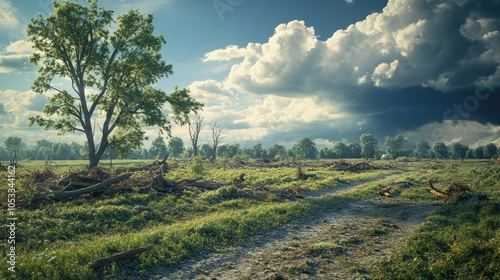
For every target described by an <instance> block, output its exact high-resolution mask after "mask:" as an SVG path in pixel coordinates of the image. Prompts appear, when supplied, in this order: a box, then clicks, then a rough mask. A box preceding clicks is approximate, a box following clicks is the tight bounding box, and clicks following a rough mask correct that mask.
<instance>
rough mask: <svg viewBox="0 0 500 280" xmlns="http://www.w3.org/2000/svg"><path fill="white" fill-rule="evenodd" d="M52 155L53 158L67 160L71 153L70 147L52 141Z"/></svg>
mask: <svg viewBox="0 0 500 280" xmlns="http://www.w3.org/2000/svg"><path fill="white" fill-rule="evenodd" d="M52 155H53V158H54V159H58V160H68V159H69V157H70V155H71V147H70V146H69V144H66V143H54V145H53V146H52Z"/></svg>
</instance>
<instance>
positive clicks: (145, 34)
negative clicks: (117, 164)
mask: <svg viewBox="0 0 500 280" xmlns="http://www.w3.org/2000/svg"><path fill="white" fill-rule="evenodd" d="M52 5H53V13H51V14H49V15H48V16H47V17H45V18H44V17H43V16H38V17H37V18H33V19H32V20H31V22H30V23H29V24H28V28H27V35H28V38H29V40H30V41H31V42H32V43H33V48H34V50H35V51H34V52H33V54H32V55H31V57H30V62H31V63H34V64H39V68H38V76H37V78H36V79H35V81H34V82H33V85H32V89H33V91H35V92H37V93H40V94H44V93H47V92H48V91H51V92H55V93H54V94H53V95H51V96H50V97H49V102H48V104H47V105H45V108H44V111H43V115H37V116H34V117H31V118H30V119H29V122H30V125H33V124H37V125H38V126H40V127H43V128H44V129H55V130H59V131H60V134H64V133H68V132H69V133H74V132H76V131H78V132H81V133H83V134H84V135H85V137H86V140H87V141H86V143H87V151H88V152H87V153H88V159H89V165H88V168H92V167H95V166H97V165H98V163H99V161H100V159H101V157H102V155H104V153H105V151H106V149H107V148H108V147H109V146H110V145H113V146H114V147H116V149H118V150H120V152H121V153H126V152H129V151H130V150H131V149H132V148H136V147H139V146H140V145H141V144H142V142H143V141H144V140H146V139H147V137H146V136H145V132H144V131H143V127H145V126H147V127H151V126H158V127H159V128H160V130H161V131H164V132H167V133H170V129H171V128H170V122H169V118H168V116H167V115H165V114H164V113H163V111H162V108H163V106H164V105H165V103H169V104H170V107H171V109H172V111H173V118H172V119H173V120H174V122H175V123H177V124H180V125H183V124H186V123H187V122H188V120H189V117H188V115H189V113H190V112H196V111H198V110H200V109H201V107H202V106H203V105H202V104H201V103H198V102H196V101H195V100H194V99H192V98H191V97H190V96H189V90H188V89H181V90H179V89H178V88H177V87H176V88H175V89H174V91H173V92H172V93H171V94H170V95H168V94H166V93H165V92H164V91H162V90H160V89H157V88H155V87H153V85H154V84H155V83H157V82H158V81H159V80H160V79H162V78H165V77H168V76H169V75H171V74H172V73H173V71H172V65H169V64H167V63H165V61H164V60H163V59H162V56H161V52H160V51H161V48H162V46H163V44H165V42H166V41H165V39H164V37H163V36H162V35H154V34H153V33H154V26H153V15H152V14H148V15H142V14H141V13H140V12H139V10H130V11H128V12H127V13H125V14H123V15H120V16H118V18H117V20H116V21H115V20H113V11H111V10H105V9H104V8H103V7H102V6H101V7H99V5H98V2H97V0H89V5H80V4H78V3H76V2H73V1H53V2H52ZM54 79H57V80H56V81H55V82H53V81H54ZM59 79H60V80H64V79H67V80H70V83H71V87H70V88H71V89H72V91H71V93H70V91H68V90H66V89H64V88H63V87H60V86H59V85H58V84H59ZM98 112H103V114H102V118H97V117H96V115H97V114H98ZM101 119H102V121H101ZM96 128H99V130H98V132H96Z"/></svg>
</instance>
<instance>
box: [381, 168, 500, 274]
mask: <svg viewBox="0 0 500 280" xmlns="http://www.w3.org/2000/svg"><path fill="white" fill-rule="evenodd" d="M455 168H456V167H455ZM473 168H474V169H470V166H469V170H467V168H466V166H461V167H458V168H456V169H458V170H456V169H453V171H454V172H450V170H446V169H445V170H446V171H444V172H443V171H442V170H439V171H433V172H432V175H433V177H435V178H436V181H438V182H447V181H451V179H453V180H456V181H462V180H463V181H465V182H470V183H472V185H473V186H474V188H475V190H476V191H477V192H483V193H487V194H488V195H490V196H491V200H484V199H481V196H480V195H473V196H472V197H471V198H470V199H468V200H466V201H458V200H454V201H451V202H449V203H447V204H445V205H444V206H443V207H442V208H441V209H440V210H438V212H437V213H436V214H434V215H432V216H430V217H428V218H427V220H426V222H425V223H424V224H423V225H422V226H421V227H420V228H419V229H418V230H417V231H416V232H415V233H414V234H413V235H412V236H411V237H410V238H409V240H408V241H407V243H406V244H405V246H403V247H402V248H401V249H399V250H398V251H396V252H395V253H394V255H393V256H392V257H391V258H390V259H389V260H387V261H384V262H382V263H380V264H379V265H378V266H377V267H376V269H375V273H374V278H375V279H500V276H499V274H498V272H499V271H500V216H499V215H498V213H500V202H499V192H498V190H499V188H500V180H499V179H500V178H499V176H500V167H499V166H486V167H485V166H481V167H478V166H474V167H473ZM470 170H475V171H474V175H475V176H470V175H471V173H470Z"/></svg>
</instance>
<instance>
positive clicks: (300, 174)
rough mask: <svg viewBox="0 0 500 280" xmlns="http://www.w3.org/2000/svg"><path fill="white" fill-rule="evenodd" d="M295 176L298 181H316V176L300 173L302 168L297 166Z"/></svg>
mask: <svg viewBox="0 0 500 280" xmlns="http://www.w3.org/2000/svg"><path fill="white" fill-rule="evenodd" d="M295 176H296V177H297V179H299V180H307V179H309V178H311V179H318V176H316V174H306V173H304V172H302V168H301V167H300V165H298V164H297V172H296V173H295Z"/></svg>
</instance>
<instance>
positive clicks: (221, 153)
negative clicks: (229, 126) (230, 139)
mask: <svg viewBox="0 0 500 280" xmlns="http://www.w3.org/2000/svg"><path fill="white" fill-rule="evenodd" d="M228 146H229V144H224V145H220V146H219V147H218V148H217V158H228V156H227V147H228Z"/></svg>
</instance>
